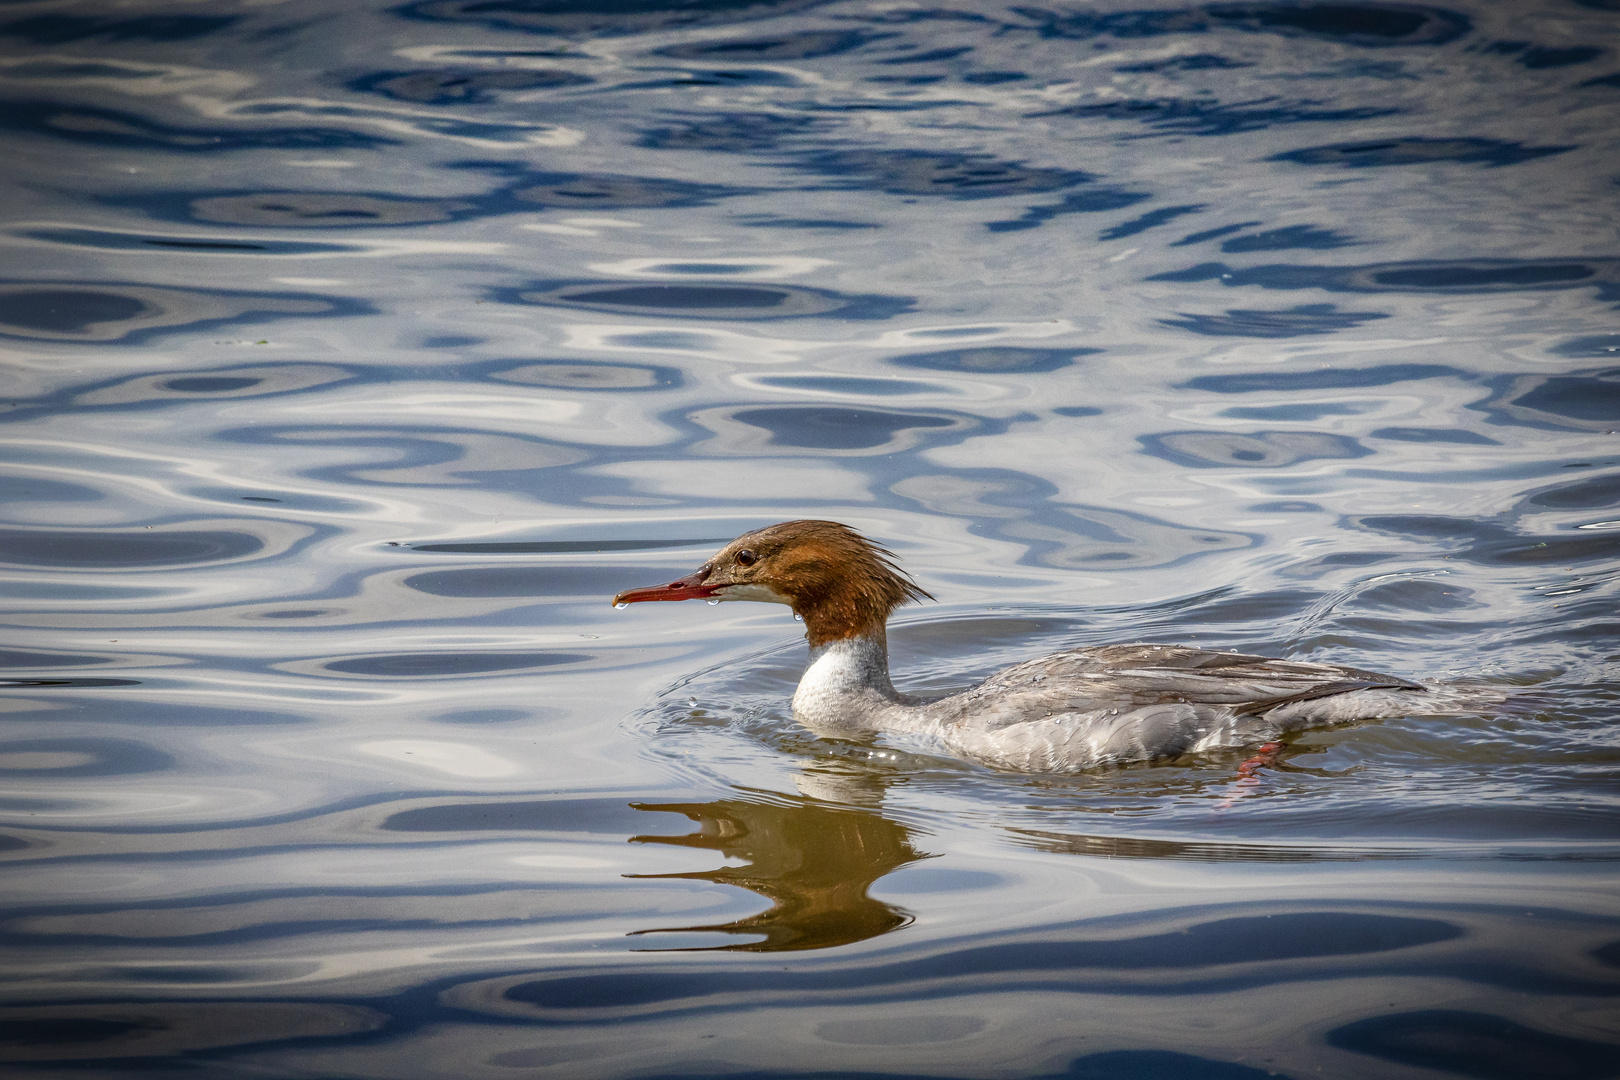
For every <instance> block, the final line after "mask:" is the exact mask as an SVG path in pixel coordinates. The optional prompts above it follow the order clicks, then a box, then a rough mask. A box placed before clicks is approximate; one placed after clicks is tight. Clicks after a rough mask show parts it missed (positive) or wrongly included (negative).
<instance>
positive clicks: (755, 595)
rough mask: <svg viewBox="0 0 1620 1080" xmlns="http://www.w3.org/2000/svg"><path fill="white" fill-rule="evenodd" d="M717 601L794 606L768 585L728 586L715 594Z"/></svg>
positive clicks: (750, 583)
mask: <svg viewBox="0 0 1620 1080" xmlns="http://www.w3.org/2000/svg"><path fill="white" fill-rule="evenodd" d="M714 599H716V600H758V601H759V602H760V603H762V604H786V605H787V606H788V607H792V606H793V601H792V600H789V599H788V598H787V597H785V596H783V595H782V594H781V593H779V592H777V591H776V590H775V589H773V588H771V587H770V586H768V585H758V584H754V583H752V582H749V583H747V584H743V585H727V586H725V587H724V588H721V589H719V590H718V591H716V592H715V594H714Z"/></svg>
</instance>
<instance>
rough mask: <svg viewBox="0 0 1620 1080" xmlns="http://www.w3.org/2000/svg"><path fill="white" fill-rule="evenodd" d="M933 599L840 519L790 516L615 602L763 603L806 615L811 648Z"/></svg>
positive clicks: (888, 555) (866, 629)
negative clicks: (677, 575)
mask: <svg viewBox="0 0 1620 1080" xmlns="http://www.w3.org/2000/svg"><path fill="white" fill-rule="evenodd" d="M924 597H927V598H928V599H930V600H932V599H933V597H932V596H929V595H928V593H926V592H924V591H923V590H922V589H920V588H919V587H918V586H917V583H916V582H914V581H912V580H911V578H909V577H907V576H906V574H905V573H904V571H902V570H901V569H900V568H899V567H897V566H896V565H895V564H894V556H893V554H891V553H890V552H888V551H886V550H884V549H883V548H880V547H878V546H877V545H876V544H874V543H872V542H871V541H870V540H868V539H866V537H864V536H862V535H861V534H860V533H858V532H856V531H855V530H854V529H851V528H850V527H849V526H848V525H840V524H839V523H838V522H836V521H784V522H782V523H781V524H779V525H768V526H766V527H765V528H763V529H755V530H754V531H753V532H749V533H743V534H742V535H741V536H739V537H737V539H735V540H733V541H732V542H731V543H729V544H727V545H726V546H725V547H723V548H721V549H720V550H719V551H717V552H716V553H715V555H714V557H713V558H711V559H710V560H709V561H708V562H706V563H704V564H703V565H702V566H700V567H698V569H697V570H696V571H694V572H693V573H691V574H688V575H687V576H686V577H684V578H681V579H680V580H679V581H672V582H670V583H669V584H668V585H655V586H653V587H652V588H648V589H629V590H627V591H625V592H622V593H620V594H619V595H618V596H615V597H614V598H613V603H614V604H615V605H622V604H635V603H639V602H641V601H644V600H696V599H709V600H763V601H766V602H767V603H777V604H787V605H789V606H790V607H792V608H793V610H794V612H795V613H796V614H798V615H800V616H802V617H803V619H804V625H805V631H806V636H807V637H808V638H809V639H810V645H811V647H812V648H814V647H815V646H817V645H825V644H826V643H827V642H829V641H837V640H839V639H841V638H849V637H857V636H860V635H863V634H869V633H871V632H873V631H874V630H877V631H881V630H882V629H883V625H884V623H886V622H887V621H888V618H889V612H891V611H893V610H894V609H895V608H897V607H899V606H900V605H901V604H905V603H909V602H911V601H913V600H921V599H922V598H924Z"/></svg>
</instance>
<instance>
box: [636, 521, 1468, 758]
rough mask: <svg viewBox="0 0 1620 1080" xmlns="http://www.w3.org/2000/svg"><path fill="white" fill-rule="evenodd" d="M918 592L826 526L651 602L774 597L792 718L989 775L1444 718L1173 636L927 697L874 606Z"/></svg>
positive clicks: (787, 536)
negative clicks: (898, 664)
mask: <svg viewBox="0 0 1620 1080" xmlns="http://www.w3.org/2000/svg"><path fill="white" fill-rule="evenodd" d="M923 598H927V599H930V600H932V599H933V597H932V596H931V595H929V594H928V593H926V592H924V591H923V590H922V588H921V587H919V586H918V585H917V583H916V582H915V581H913V580H912V579H911V578H910V577H909V576H908V575H907V574H905V573H904V572H903V571H902V570H901V569H900V568H899V567H898V566H897V565H896V564H895V562H894V556H893V553H891V552H889V551H887V550H886V549H884V548H882V547H879V546H877V545H876V544H874V543H872V542H871V541H870V540H868V539H866V538H865V537H864V536H862V535H861V534H860V533H858V532H856V531H855V530H854V529H851V528H850V527H848V526H847V525H841V524H839V523H838V522H836V521H784V522H782V523H780V524H777V525H770V526H767V527H766V528H763V529H755V530H754V531H752V532H747V533H744V534H743V535H741V536H739V537H737V539H735V540H733V541H732V542H731V543H729V544H727V545H726V546H725V547H723V548H721V549H720V550H719V551H718V552H716V553H715V555H714V557H713V558H711V559H709V560H708V561H707V562H705V563H704V564H703V565H702V566H700V567H698V569H697V570H695V571H693V572H692V573H691V574H688V575H687V576H686V577H683V578H681V579H680V580H679V581H672V582H670V583H669V584H667V585H656V586H653V587H651V588H644V589H629V590H627V591H625V592H621V593H619V594H618V595H617V596H615V597H614V598H613V604H614V606H615V607H624V606H625V605H628V604H635V603H642V602H645V601H651V600H696V599H705V600H709V601H710V602H718V601H724V600H755V601H762V602H764V603H770V604H786V605H787V606H789V607H791V608H792V609H793V611H794V613H795V614H796V615H798V616H799V617H800V618H802V619H803V620H804V625H805V637H806V638H807V640H808V641H809V645H810V666H809V667H808V668H807V669H806V671H805V673H804V676H803V678H802V679H801V680H800V682H799V686H798V690H797V691H796V692H795V693H794V695H793V714H794V717H795V718H796V719H797V720H798V721H799V722H800V723H802V724H804V725H805V726H806V727H808V728H810V729H811V730H812V731H814V732H816V733H817V734H820V735H827V736H833V737H855V738H860V737H865V736H870V735H872V734H874V733H893V734H897V735H902V736H905V737H906V741H907V743H908V744H915V743H916V742H917V741H918V740H921V741H922V742H923V743H924V744H925V745H929V746H930V747H931V748H935V749H938V750H942V751H944V752H946V753H948V754H951V755H954V756H959V757H964V758H970V759H972V760H975V761H980V762H983V763H985V764H988V765H991V766H993V767H996V768H1000V769H1007V770H1013V771H1018V772H1031V773H1059V772H1077V771H1081V770H1085V769H1091V768H1096V767H1098V766H1103V765H1115V764H1125V763H1128V762H1137V761H1152V760H1155V759H1161V758H1173V757H1178V756H1180V755H1183V754H1190V753H1197V752H1199V751H1204V750H1213V749H1217V748H1223V747H1244V746H1254V745H1257V744H1261V743H1268V742H1271V741H1273V740H1275V739H1278V738H1280V737H1282V736H1284V735H1287V734H1288V733H1290V732H1296V731H1300V730H1303V729H1305V728H1310V727H1318V726H1322V725H1326V724H1336V723H1342V722H1344V721H1349V720H1366V719H1373V718H1376V717H1389V716H1407V715H1412V714H1423V713H1433V712H1443V711H1447V708H1448V707H1450V706H1452V705H1454V704H1456V701H1455V700H1454V699H1455V697H1456V695H1454V694H1452V693H1451V692H1449V691H1448V690H1446V689H1444V688H1438V687H1428V686H1424V685H1422V684H1419V683H1415V682H1410V681H1408V680H1406V679H1402V678H1399V677H1397V676H1394V675H1381V674H1378V673H1377V672H1372V671H1362V670H1360V669H1358V668H1351V667H1340V666H1338V665H1335V664H1313V663H1304V662H1300V661H1295V660H1274V659H1268V658H1266V657H1262V656H1247V655H1244V654H1242V653H1232V652H1219V651H1213V650H1209V649H1199V648H1193V647H1189V646H1182V645H1152V644H1131V645H1101V646H1092V647H1087V648H1080V649H1068V650H1065V651H1063V652H1057V653H1053V654H1051V655H1050V656H1043V657H1041V658H1039V659H1037V660H1030V661H1027V662H1025V663H1022V664H1017V665H1014V666H1013V667H1010V668H1007V669H1005V670H1003V671H1000V672H998V673H997V674H995V675H992V676H990V677H989V678H988V679H986V680H984V681H983V682H981V683H979V684H978V685H977V686H974V687H972V688H971V689H968V690H963V691H961V692H960V693H956V694H951V695H949V696H947V697H943V698H939V699H936V700H929V699H925V698H919V697H913V696H911V695H908V694H902V693H900V692H898V691H897V690H895V688H894V683H893V682H892V681H891V680H890V678H889V653H888V640H887V637H886V634H885V627H886V625H887V623H888V619H889V614H890V613H891V612H893V611H894V609H895V608H897V607H899V606H901V605H902V604H906V603H909V602H911V601H915V600H921V599H923Z"/></svg>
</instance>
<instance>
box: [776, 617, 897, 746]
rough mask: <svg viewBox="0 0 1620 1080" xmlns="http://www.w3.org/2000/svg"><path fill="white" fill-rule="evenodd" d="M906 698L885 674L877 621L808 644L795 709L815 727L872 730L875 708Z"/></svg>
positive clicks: (883, 640) (884, 641) (885, 650)
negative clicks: (806, 663)
mask: <svg viewBox="0 0 1620 1080" xmlns="http://www.w3.org/2000/svg"><path fill="white" fill-rule="evenodd" d="M904 702H905V699H904V698H902V697H901V696H900V695H899V694H898V693H896V692H895V689H894V683H893V682H891V681H890V680H889V642H888V637H887V636H886V635H885V634H884V632H883V624H882V623H878V624H877V625H875V626H868V627H867V628H866V629H865V630H864V632H862V633H859V634H854V635H851V636H849V637H844V638H838V639H836V640H833V641H828V642H825V643H822V644H819V645H812V646H811V647H810V666H809V667H808V668H806V669H805V673H804V677H803V678H802V679H800V680H799V688H798V690H797V691H795V692H794V694H793V714H794V716H795V717H797V718H798V719H799V721H800V722H801V723H803V724H805V725H806V726H807V727H809V728H811V729H812V730H816V731H825V732H828V733H837V732H859V731H871V730H873V729H874V727H875V724H876V720H877V714H878V713H879V712H882V711H884V710H886V709H887V708H889V707H891V706H894V705H898V704H902V703H904Z"/></svg>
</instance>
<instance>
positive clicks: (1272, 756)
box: [1237, 742, 1283, 780]
mask: <svg viewBox="0 0 1620 1080" xmlns="http://www.w3.org/2000/svg"><path fill="white" fill-rule="evenodd" d="M1282 748H1283V744H1282V743H1280V742H1268V743H1266V744H1265V745H1263V746H1261V747H1260V748H1259V749H1258V750H1257V751H1255V755H1254V757H1252V758H1250V759H1249V760H1247V761H1245V762H1244V763H1243V764H1241V765H1239V766H1238V768H1237V771H1238V778H1239V779H1241V780H1249V779H1253V777H1254V774H1255V773H1257V772H1259V771H1260V770H1261V769H1263V768H1265V767H1266V766H1267V765H1275V764H1277V759H1278V758H1279V757H1281V756H1282Z"/></svg>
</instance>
